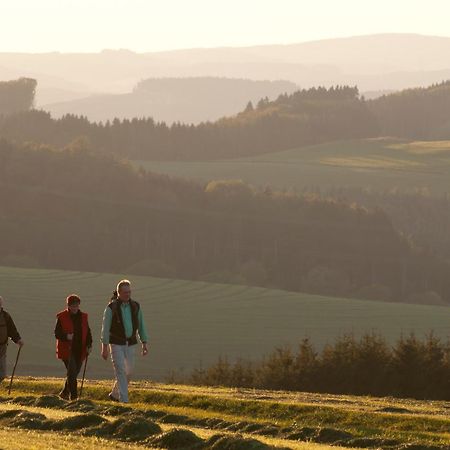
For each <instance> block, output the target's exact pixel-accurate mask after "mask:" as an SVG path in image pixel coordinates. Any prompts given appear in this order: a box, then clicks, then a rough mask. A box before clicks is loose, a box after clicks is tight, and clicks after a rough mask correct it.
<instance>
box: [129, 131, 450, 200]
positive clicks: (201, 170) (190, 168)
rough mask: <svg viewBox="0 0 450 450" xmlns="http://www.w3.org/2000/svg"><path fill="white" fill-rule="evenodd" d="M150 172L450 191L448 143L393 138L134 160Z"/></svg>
mask: <svg viewBox="0 0 450 450" xmlns="http://www.w3.org/2000/svg"><path fill="white" fill-rule="evenodd" d="M134 165H136V166H139V167H144V168H146V169H148V170H152V171H155V172H161V173H166V174H169V175H174V176H182V177H188V178H191V179H197V180H202V181H208V180H211V179H230V178H232V179H242V180H244V181H246V182H248V183H251V184H253V185H255V186H266V185H270V186H273V187H276V188H279V189H282V188H290V187H296V188H299V189H302V188H304V187H311V186H320V187H322V188H326V187H335V186H339V187H371V188H373V189H379V190H386V189H392V188H399V189H404V190H411V189H422V188H427V189H429V190H430V191H431V192H435V193H442V192H449V190H450V184H449V181H448V180H449V178H450V142H449V141H426V142H423V141H420V142H414V141H413V142H410V141H405V140H401V139H394V138H376V139H357V140H350V141H337V142H329V143H325V144H320V145H313V146H308V147H303V148H296V149H291V150H286V151H280V152H275V153H269V154H265V155H258V156H255V157H251V158H241V159H235V160H222V161H194V162H189V161H188V162H183V161H175V162H173V161H167V162H165V161H134Z"/></svg>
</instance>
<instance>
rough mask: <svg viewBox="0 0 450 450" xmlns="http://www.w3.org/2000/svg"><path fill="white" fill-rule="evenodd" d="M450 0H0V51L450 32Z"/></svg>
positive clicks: (217, 44) (86, 49) (150, 48)
mask: <svg viewBox="0 0 450 450" xmlns="http://www.w3.org/2000/svg"><path fill="white" fill-rule="evenodd" d="M449 19H450V0H427V1H425V0H309V1H304V0H0V52H17V51H26V52H48V51H60V52H97V51H100V50H102V49H106V48H108V49H118V48H126V49H130V50H134V51H137V52H146V51H158V50H171V49H179V48H193V47H220V46H246V45H257V44H287V43H296V42H304V41H310V40H316V39H326V38H335V37H347V36H355V35H364V34H374V33H419V34H426V35H435V36H450V26H449Z"/></svg>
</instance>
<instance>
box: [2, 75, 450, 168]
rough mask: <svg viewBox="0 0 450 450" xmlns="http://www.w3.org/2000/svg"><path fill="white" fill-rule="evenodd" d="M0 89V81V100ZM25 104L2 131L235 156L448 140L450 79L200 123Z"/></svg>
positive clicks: (188, 155) (325, 93)
mask: <svg viewBox="0 0 450 450" xmlns="http://www.w3.org/2000/svg"><path fill="white" fill-rule="evenodd" d="M16 83H17V84H18V85H21V86H22V87H23V86H25V88H23V89H22V91H23V92H28V93H31V92H33V93H34V87H35V84H33V83H35V82H34V80H28V81H27V80H20V81H18V82H16ZM11 86H12V85H11ZM33 86H34V87H33ZM31 88H33V89H31ZM27 89H28V90H27ZM13 91H14V89H10V90H9V91H8V92H13ZM1 92H2V91H1V86H0V105H1V104H2V100H1ZM27 98H28V97H27ZM27 101H28V103H29V99H28V100H27ZM28 103H27V105H28ZM6 104H8V105H10V106H8V108H9V109H11V108H12V109H11V111H15V110H17V107H16V106H14V103H11V104H10V103H8V102H6V103H5V102H3V105H6ZM25 106H26V105H25ZM25 106H21V107H20V108H18V109H19V110H21V111H22V112H19V113H17V114H14V115H5V116H3V117H2V118H0V136H3V137H6V138H10V139H14V140H17V141H20V142H23V141H35V142H40V143H46V144H51V145H56V146H64V145H67V143H69V142H71V141H72V140H74V139H76V138H77V137H79V136H85V137H87V138H88V139H89V140H90V142H91V145H92V147H93V149H95V150H96V151H101V152H106V153H113V154H116V155H120V156H123V157H127V158H129V159H153V160H161V159H164V160H196V159H197V160H198V159H223V158H234V157H241V156H248V155H256V154H262V153H266V152H271V151H279V150H283V149H288V148H294V147H299V146H303V145H308V144H314V143H319V142H325V141H332V140H338V139H352V138H360V137H374V136H386V135H391V136H400V137H405V138H411V139H435V138H439V139H450V121H449V119H448V117H449V115H450V82H445V83H442V84H439V85H433V86H431V87H429V88H421V89H410V90H405V91H402V92H400V93H396V94H391V95H387V96H383V97H381V98H379V99H375V100H370V101H365V100H364V98H362V97H360V96H359V93H358V89H357V88H356V87H348V86H342V87H339V86H338V87H332V88H329V89H326V88H312V89H308V90H300V91H297V92H295V93H293V94H291V95H287V94H283V95H280V96H279V97H278V99H276V100H274V101H269V100H268V99H262V100H261V101H260V102H259V103H258V104H257V106H256V107H253V105H251V104H249V105H248V106H247V108H246V109H245V110H244V111H243V112H242V113H240V114H238V115H237V116H234V117H230V118H224V119H221V120H219V121H217V122H214V123H202V124H199V125H197V126H193V125H183V124H180V123H175V124H173V125H172V126H167V125H166V124H165V123H163V122H155V121H154V120H153V119H151V118H142V119H138V118H135V119H132V120H128V119H125V120H118V119H115V120H113V121H112V122H109V121H108V122H106V123H91V122H89V121H88V120H87V119H86V118H83V117H77V116H73V115H66V116H64V117H63V118H61V119H58V120H54V119H52V118H51V117H50V115H49V114H48V113H45V112H43V111H26V110H27V109H28V107H29V105H28V107H25ZM11 111H9V112H11ZM1 112H2V111H1V109H0V113H1Z"/></svg>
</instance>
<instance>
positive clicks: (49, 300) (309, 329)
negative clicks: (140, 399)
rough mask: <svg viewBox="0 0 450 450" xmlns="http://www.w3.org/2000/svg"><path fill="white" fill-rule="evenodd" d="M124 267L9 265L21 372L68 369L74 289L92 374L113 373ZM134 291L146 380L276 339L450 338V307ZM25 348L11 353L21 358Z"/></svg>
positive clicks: (177, 289) (221, 288) (232, 292)
mask: <svg viewBox="0 0 450 450" xmlns="http://www.w3.org/2000/svg"><path fill="white" fill-rule="evenodd" d="M121 277H122V275H120V274H100V273H82V272H70V271H58V270H38V269H18V268H10V267H0V286H1V295H2V296H4V298H5V299H6V305H5V309H7V310H8V311H9V312H10V313H11V314H12V315H13V317H14V319H15V321H16V324H17V326H18V327H19V330H20V331H21V333H22V335H23V337H24V339H25V341H26V347H25V348H24V351H23V352H22V356H21V362H20V367H19V370H18V374H19V375H22V376H23V375H53V376H55V375H59V376H62V375H63V372H64V371H63V366H62V364H61V363H60V362H58V361H57V360H56V359H55V343H54V337H53V328H54V323H55V314H56V313H57V312H58V311H59V310H61V309H63V308H64V299H65V297H66V296H67V295H68V294H69V293H72V292H77V293H79V294H80V295H81V298H82V303H81V307H82V309H83V310H85V311H87V312H88V313H89V314H90V323H91V328H92V331H93V335H94V342H95V349H94V350H95V351H94V352H93V355H92V356H91V358H90V361H89V377H90V378H103V377H111V376H112V367H111V364H110V362H104V361H103V360H101V359H100V356H99V349H100V343H99V335H100V328H101V317H102V312H103V309H104V307H105V305H106V304H107V302H108V299H109V293H110V292H111V291H112V290H113V288H114V286H115V283H116V282H117V281H118V280H119V279H120V278H121ZM132 282H133V294H134V295H133V297H134V298H135V299H136V300H138V301H140V302H141V304H142V305H143V311H144V313H145V317H146V321H147V324H148V328H149V332H150V355H149V357H148V358H146V359H143V358H138V365H137V372H136V378H140V379H142V378H147V379H148V378H151V379H159V380H161V379H163V378H164V377H165V376H167V375H169V374H170V372H171V371H172V370H181V371H182V370H185V371H186V372H189V371H190V370H191V369H192V368H194V367H198V366H200V365H208V364H210V363H212V362H215V361H216V360H217V358H218V357H219V356H220V355H222V356H224V355H227V356H229V357H231V358H236V357H240V356H241V357H247V358H248V357H249V358H252V357H255V358H257V357H260V356H262V355H264V354H266V353H268V352H269V351H271V350H273V349H274V348H275V347H276V346H279V345H283V344H289V343H290V344H292V345H297V343H299V342H300V340H301V339H302V338H304V337H305V336H308V337H310V338H311V340H312V342H313V343H314V344H315V345H316V346H317V348H320V347H321V346H323V345H324V344H325V343H326V342H327V341H332V340H333V339H334V338H335V337H336V336H338V335H342V334H343V333H346V332H354V333H355V334H356V335H358V334H361V333H363V332H370V331H379V332H380V333H381V334H382V335H383V336H385V337H386V338H387V339H388V340H389V341H391V342H392V341H394V340H396V339H397V338H398V337H399V336H400V334H401V333H404V334H407V333H409V332H411V331H415V332H416V334H417V336H418V337H423V335H424V334H426V333H428V332H430V331H431V330H434V332H435V334H436V336H440V337H442V338H446V337H447V335H448V323H449V319H450V309H449V308H447V307H439V306H421V305H408V304H399V303H382V302H371V301H362V300H350V299H344V298H342V299H337V298H327V297H320V296H314V295H306V294H301V293H292V292H286V291H281V290H271V289H263V288H253V287H248V286H243V285H222V284H212V283H205V282H192V281H184V280H172V279H158V278H150V277H138V276H133V277H132ZM15 353H16V349H15V347H14V346H11V347H10V349H9V355H8V358H9V360H10V363H12V362H13V359H14V357H15Z"/></svg>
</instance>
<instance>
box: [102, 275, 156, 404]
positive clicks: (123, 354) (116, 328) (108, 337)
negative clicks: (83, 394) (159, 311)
mask: <svg viewBox="0 0 450 450" xmlns="http://www.w3.org/2000/svg"><path fill="white" fill-rule="evenodd" d="M137 333H139V339H140V341H141V344H142V356H146V355H147V353H148V349H147V340H148V336H147V330H146V327H145V324H144V319H143V316H142V310H141V307H140V305H139V303H138V302H136V301H134V300H132V299H131V283H130V282H129V281H128V280H122V281H119V283H118V284H117V290H116V291H114V293H113V296H112V298H111V301H110V303H109V304H108V306H107V307H106V308H105V312H104V314H103V324H102V352H101V354H102V358H103V359H104V360H106V359H107V358H108V353H109V352H111V360H112V364H113V367H114V373H115V377H116V380H115V383H114V386H113V388H112V391H111V393H110V394H109V398H110V400H113V401H120V402H124V403H128V384H129V382H130V379H131V375H132V374H133V369H134V362H135V351H136V344H137V336H136V334H137Z"/></svg>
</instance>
